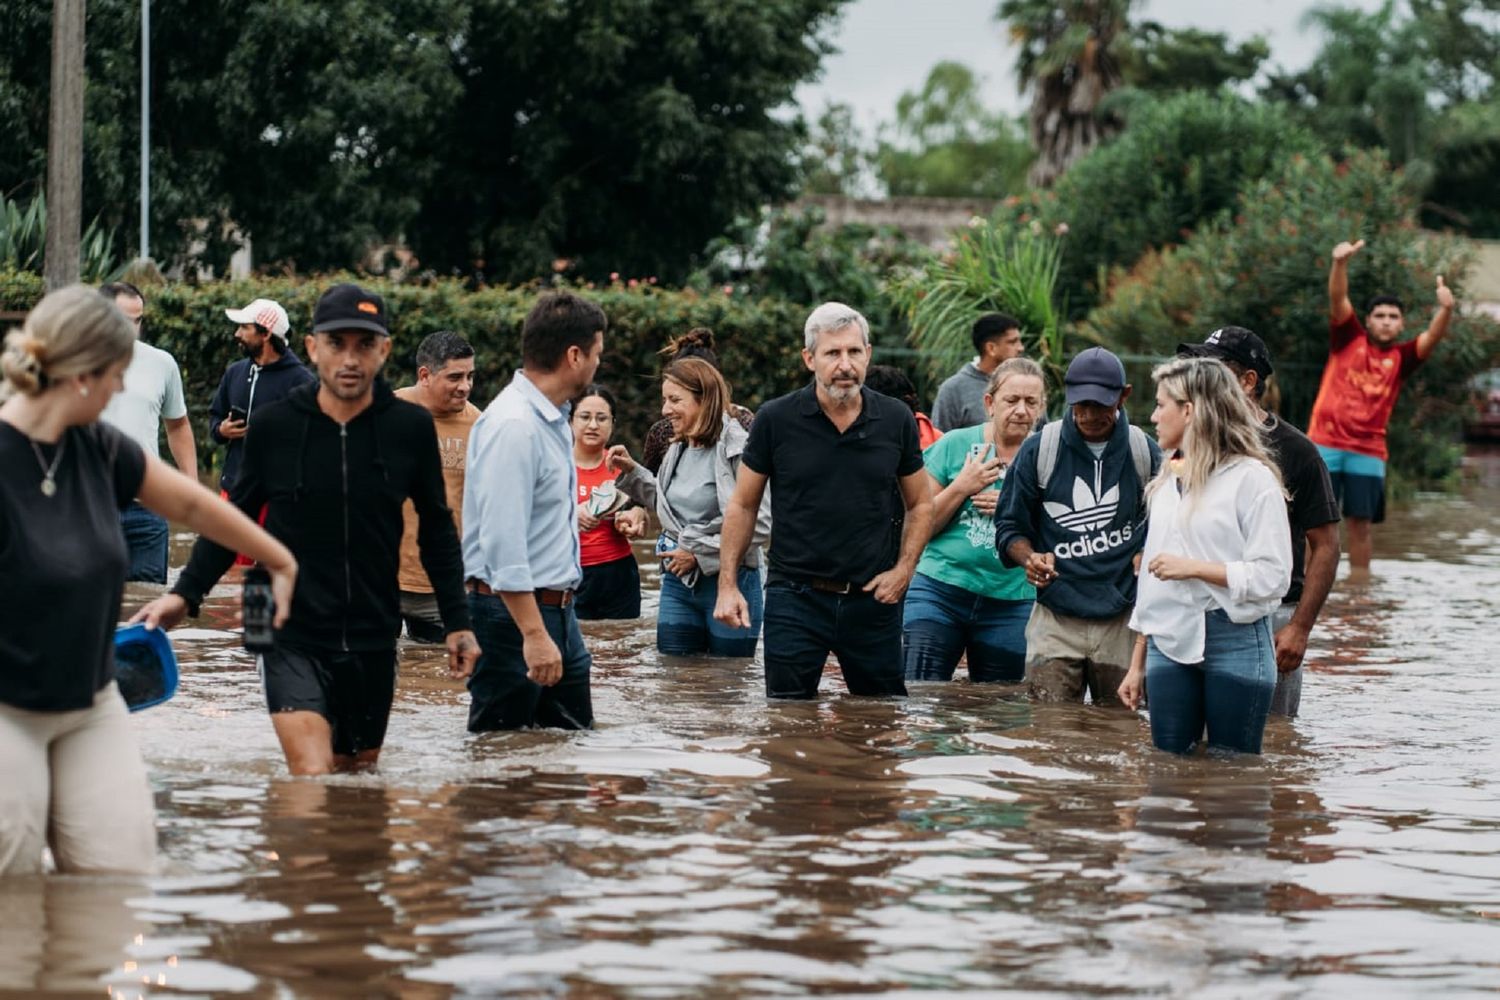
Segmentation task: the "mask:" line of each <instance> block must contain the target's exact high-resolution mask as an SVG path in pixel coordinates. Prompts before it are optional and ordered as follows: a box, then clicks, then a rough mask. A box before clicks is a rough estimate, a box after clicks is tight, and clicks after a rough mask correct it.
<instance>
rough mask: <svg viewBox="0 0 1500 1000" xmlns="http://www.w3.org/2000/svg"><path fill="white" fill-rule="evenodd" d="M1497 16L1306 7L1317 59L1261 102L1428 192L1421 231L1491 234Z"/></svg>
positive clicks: (1499, 137)
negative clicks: (1388, 165) (1446, 228)
mask: <svg viewBox="0 0 1500 1000" xmlns="http://www.w3.org/2000/svg"><path fill="white" fill-rule="evenodd" d="M1496 15H1500V2H1497V0H1467V2H1460V0H1407V2H1406V3H1404V4H1397V3H1396V2H1394V0H1387V2H1386V3H1385V4H1383V5H1382V6H1381V7H1379V8H1378V9H1376V10H1373V11H1364V10H1357V9H1351V8H1342V7H1332V6H1328V7H1319V8H1315V9H1314V10H1313V11H1312V12H1311V13H1310V14H1309V15H1308V25H1309V27H1311V28H1314V29H1316V30H1319V31H1320V32H1321V33H1322V34H1323V36H1324V39H1325V40H1324V43H1323V46H1322V49H1321V50H1320V51H1319V53H1318V55H1317V57H1316V58H1315V59H1314V60H1313V62H1312V63H1311V65H1309V66H1308V67H1307V68H1306V69H1304V70H1301V71H1300V72H1295V73H1286V72H1282V73H1276V74H1273V75H1272V76H1271V78H1270V79H1269V80H1268V81H1267V83H1266V86H1265V87H1264V89H1263V93H1264V96H1265V97H1266V98H1267V99H1268V100H1271V101H1276V102H1282V103H1285V104H1287V105H1289V106H1290V107H1291V108H1292V109H1294V111H1295V112H1296V113H1297V114H1298V116H1299V117H1300V118H1301V119H1302V120H1303V121H1304V122H1305V123H1307V124H1308V125H1309V126H1310V127H1311V128H1313V129H1314V130H1315V131H1317V132H1318V133H1319V134H1320V135H1323V136H1325V137H1326V138H1327V139H1328V141H1329V142H1330V144H1331V145H1332V146H1333V147H1334V148H1337V147H1339V146H1341V145H1345V144H1348V145H1354V146H1359V147H1363V148H1379V149H1383V150H1384V151H1385V152H1386V155H1387V156H1389V157H1390V159H1391V160H1392V162H1394V163H1396V164H1397V165H1399V166H1401V167H1402V168H1403V169H1404V170H1405V172H1406V174H1407V175H1408V176H1409V177H1410V178H1411V179H1412V182H1413V183H1414V184H1416V185H1417V186H1418V187H1419V188H1421V189H1423V190H1424V191H1425V192H1426V193H1427V196H1428V199H1429V202H1430V204H1428V205H1427V206H1425V208H1424V212H1423V219H1424V221H1426V222H1427V223H1428V224H1430V225H1440V226H1441V225H1452V224H1455V223H1457V224H1459V225H1461V226H1466V227H1468V228H1469V229H1470V231H1471V232H1473V233H1475V234H1476V235H1485V234H1490V235H1500V225H1497V222H1500V219H1497V217H1500V187H1497V186H1496V185H1495V184H1494V183H1493V179H1492V178H1493V173H1492V171H1493V164H1494V163H1495V162H1496V156H1497V154H1500V118H1497V117H1496V116H1495V114H1494V111H1493V109H1494V106H1495V102H1496V100H1497V99H1500V89H1497V79H1500V18H1497V16H1496ZM1487 175H1488V178H1487ZM1487 179H1488V183H1487Z"/></svg>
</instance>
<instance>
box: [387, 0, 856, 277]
mask: <svg viewBox="0 0 1500 1000" xmlns="http://www.w3.org/2000/svg"><path fill="white" fill-rule="evenodd" d="M841 2H842V0H571V2H545V3H541V2H523V0H472V2H471V5H470V6H471V13H470V21H469V28H468V31H467V34H466V35H465V38H464V40H463V44H462V45H461V46H459V47H458V48H457V50H456V51H455V53H454V57H453V58H454V63H455V66H456V67H457V69H458V71H459V72H460V73H461V76H462V79H463V84H464V92H463V96H462V98H461V99H460V101H459V102H458V104H457V105H456V107H455V108H454V109H453V110H452V113H451V117H449V119H448V120H447V121H446V122H445V123H444V125H443V127H442V128H441V129H440V130H439V132H440V135H439V140H438V144H437V148H436V149H435V150H433V151H432V155H433V157H434V159H435V160H436V162H438V163H440V164H441V165H442V170H441V172H440V175H439V176H437V177H435V178H434V180H433V182H432V183H431V184H430V185H429V186H428V187H427V188H426V189H425V191H424V192H423V197H422V213H421V215H420V217H419V218H418V219H417V220H415V223H414V225H413V226H412V227H411V228H410V230H409V235H410V238H411V242H412V244H413V246H415V248H416V249H417V252H418V254H419V255H420V256H421V257H422V259H423V261H424V262H425V263H427V264H429V265H435V266H436V267H438V268H439V269H442V270H447V269H467V268H469V267H471V266H474V264H475V262H476V261H478V260H483V261H485V262H486V266H485V268H484V270H486V271H487V272H488V273H490V274H492V275H493V276H495V277H497V278H502V279H516V278H527V277H530V276H532V275H535V274H537V273H539V271H541V270H543V269H545V268H547V267H548V265H549V264H550V262H551V261H552V260H553V259H554V258H557V257H567V258H570V259H571V260H572V261H573V266H574V268H575V269H576V270H577V271H578V272H580V273H582V274H584V275H591V276H598V275H601V274H608V273H610V272H612V271H619V270H622V269H630V270H634V271H636V272H637V273H649V274H655V275H657V276H659V277H661V278H662V279H663V280H668V279H672V278H680V277H681V276H682V272H683V271H684V270H685V267H686V264H687V262H688V261H689V259H690V258H691V256H692V255H693V254H694V253H695V252H696V251H698V250H699V249H700V248H701V247H702V246H703V244H704V242H705V241H706V240H708V239H709V238H711V237H712V236H713V235H714V234H715V233H719V232H722V231H723V230H724V228H725V227H726V226H727V225H729V224H730V223H731V222H732V221H733V220H734V218H735V217H736V216H738V215H747V214H752V213H753V212H755V211H756V210H758V209H759V207H760V206H761V205H762V204H765V203H766V202H776V201H780V200H783V199H785V198H787V197H789V196H790V195H791V194H792V193H793V191H794V189H795V186H796V182H797V181H798V179H799V178H798V176H797V156H796V154H797V151H798V149H799V148H800V147H801V144H802V142H803V139H804V129H803V127H802V125H801V122H800V121H799V120H797V119H788V118H787V117H786V116H784V115H781V114H779V113H778V109H780V108H783V107H784V106H786V105H788V104H790V103H791V101H792V98H793V92H794V89H795V87H796V85H797V84H798V83H799V82H800V81H802V80H804V79H806V78H808V77H810V76H811V75H812V74H813V73H814V72H815V71H816V70H817V68H818V65H819V62H820V60H821V59H822V56H823V55H824V53H825V52H826V51H827V46H826V44H825V43H824V42H823V41H822V40H821V39H820V37H819V32H820V30H821V29H822V28H823V26H824V25H826V24H827V23H828V21H829V19H830V17H831V16H832V15H833V14H834V12H835V11H836V10H837V9H838V7H839V6H840V4H841Z"/></svg>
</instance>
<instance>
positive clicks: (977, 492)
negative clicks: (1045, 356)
mask: <svg viewBox="0 0 1500 1000" xmlns="http://www.w3.org/2000/svg"><path fill="white" fill-rule="evenodd" d="M1045 385H1046V383H1045V381H1044V379H1043V375H1042V369H1041V366H1039V365H1038V364H1037V363H1036V362H1035V361H1030V360H1028V359H1026V358H1011V359H1010V360H1008V361H1005V362H1002V363H1001V365H1000V366H999V367H998V368H996V369H995V371H994V372H993V373H992V374H991V375H990V381H989V386H988V388H987V389H986V390H985V393H984V407H985V412H986V413H988V414H989V415H990V419H989V421H988V422H986V423H983V424H978V425H976V426H974V427H962V428H958V429H955V430H952V431H949V432H948V433H947V434H944V435H943V436H942V437H941V438H939V439H938V440H937V441H936V442H934V443H933V444H932V445H931V446H930V447H929V448H928V449H927V450H926V451H924V452H923V453H922V458H923V461H924V463H925V464H926V466H927V475H928V477H929V478H930V479H931V480H932V492H933V503H932V506H933V520H932V523H933V525H934V526H935V528H934V531H933V535H932V540H931V541H930V542H928V543H927V548H926V550H924V551H923V553H922V559H921V561H920V562H919V563H917V572H916V575H915V576H914V577H912V582H911V586H910V587H909V588H908V589H907V591H906V606H905V610H904V612H903V615H904V617H903V620H902V634H903V637H904V642H903V647H904V650H905V654H904V655H905V657H906V679H907V680H909V681H936V680H943V681H946V680H952V679H953V670H954V668H955V667H956V666H957V665H958V660H959V657H960V656H964V655H965V654H967V656H968V663H969V680H970V681H972V682H974V683H976V684H984V683H997V682H1000V683H1010V684H1014V683H1018V682H1019V681H1021V679H1022V678H1023V676H1024V675H1025V673H1026V622H1027V620H1028V619H1030V617H1031V605H1032V603H1033V602H1034V601H1035V600H1036V589H1035V588H1033V587H1032V586H1031V584H1029V583H1027V582H1026V571H1025V570H1024V569H1022V568H1020V567H1017V568H1015V569H1006V568H1004V567H1003V566H1001V565H1000V557H999V556H998V555H997V554H996V552H995V504H996V501H997V500H998V499H999V497H1000V490H1002V489H1003V488H1004V486H1005V472H1006V470H1007V469H1008V468H1009V467H1010V463H1011V462H1012V461H1014V459H1015V457H1016V452H1017V451H1019V450H1020V448H1021V442H1023V441H1025V440H1026V437H1027V435H1029V434H1030V433H1031V428H1032V427H1033V426H1034V425H1035V424H1036V421H1037V418H1038V417H1039V416H1041V414H1042V412H1043V410H1044V408H1045V404H1046V388H1045Z"/></svg>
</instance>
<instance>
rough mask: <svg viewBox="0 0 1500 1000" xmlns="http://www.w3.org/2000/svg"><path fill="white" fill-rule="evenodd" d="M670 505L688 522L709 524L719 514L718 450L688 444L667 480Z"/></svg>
mask: <svg viewBox="0 0 1500 1000" xmlns="http://www.w3.org/2000/svg"><path fill="white" fill-rule="evenodd" d="M666 496H667V504H668V505H669V506H670V507H671V508H672V510H674V511H676V513H677V516H678V518H680V519H681V521H682V523H683V524H684V525H689V524H706V523H708V522H709V521H712V520H713V519H714V518H716V517H718V516H719V491H718V488H717V486H715V484H714V449H713V448H711V447H709V448H704V447H700V446H696V445H694V446H686V447H684V448H683V449H682V451H681V452H680V453H679V455H678V458H677V462H676V466H675V468H674V469H673V470H672V478H671V479H670V480H669V481H668V482H667V491H666Z"/></svg>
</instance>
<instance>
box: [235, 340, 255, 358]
mask: <svg viewBox="0 0 1500 1000" xmlns="http://www.w3.org/2000/svg"><path fill="white" fill-rule="evenodd" d="M240 351H241V352H242V353H243V354H244V355H245V357H247V358H249V359H250V360H251V361H254V360H255V359H256V358H258V357H260V348H259V347H257V346H255V345H254V344H250V343H247V342H245V341H243V340H242V341H240Z"/></svg>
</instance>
